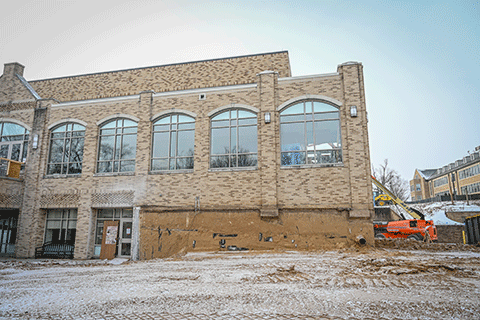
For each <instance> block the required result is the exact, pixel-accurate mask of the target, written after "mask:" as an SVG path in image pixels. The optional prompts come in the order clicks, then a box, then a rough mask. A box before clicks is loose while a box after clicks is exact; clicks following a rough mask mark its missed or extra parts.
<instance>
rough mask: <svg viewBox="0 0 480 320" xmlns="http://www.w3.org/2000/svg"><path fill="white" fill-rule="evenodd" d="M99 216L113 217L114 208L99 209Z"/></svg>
mask: <svg viewBox="0 0 480 320" xmlns="http://www.w3.org/2000/svg"><path fill="white" fill-rule="evenodd" d="M98 218H110V219H112V218H113V209H99V210H98Z"/></svg>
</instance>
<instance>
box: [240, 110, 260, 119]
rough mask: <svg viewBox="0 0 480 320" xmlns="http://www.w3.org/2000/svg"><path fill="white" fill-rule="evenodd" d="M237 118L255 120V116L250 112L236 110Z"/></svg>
mask: <svg viewBox="0 0 480 320" xmlns="http://www.w3.org/2000/svg"><path fill="white" fill-rule="evenodd" d="M238 117H239V118H256V117H257V115H256V114H255V113H253V112H250V111H245V110H238Z"/></svg>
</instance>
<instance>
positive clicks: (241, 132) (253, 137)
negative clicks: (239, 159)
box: [238, 126, 257, 153]
mask: <svg viewBox="0 0 480 320" xmlns="http://www.w3.org/2000/svg"><path fill="white" fill-rule="evenodd" d="M238 144H239V146H238V153H246V152H257V127H256V126H250V127H238Z"/></svg>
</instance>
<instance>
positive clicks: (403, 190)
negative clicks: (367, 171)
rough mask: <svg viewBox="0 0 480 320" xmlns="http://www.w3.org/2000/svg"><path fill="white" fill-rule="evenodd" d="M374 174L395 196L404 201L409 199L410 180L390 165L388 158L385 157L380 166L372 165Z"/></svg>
mask: <svg viewBox="0 0 480 320" xmlns="http://www.w3.org/2000/svg"><path fill="white" fill-rule="evenodd" d="M372 174H373V176H374V177H375V179H377V181H378V182H380V183H381V184H383V185H384V186H385V187H387V188H388V189H389V190H390V191H391V192H392V193H393V194H394V195H395V196H397V197H398V198H400V199H401V200H403V201H406V200H408V198H409V196H410V186H409V184H408V181H407V180H405V179H403V178H402V177H401V176H400V174H399V173H398V172H397V171H396V170H394V169H392V168H390V167H389V166H388V159H385V160H384V161H383V164H381V165H380V166H379V167H378V168H375V167H374V166H373V165H372Z"/></svg>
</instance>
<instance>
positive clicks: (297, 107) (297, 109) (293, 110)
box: [280, 102, 304, 116]
mask: <svg viewBox="0 0 480 320" xmlns="http://www.w3.org/2000/svg"><path fill="white" fill-rule="evenodd" d="M303 110H304V108H303V102H300V103H297V104H294V105H293V106H291V107H288V108H287V109H285V110H283V111H282V112H281V113H280V114H281V115H282V116H283V115H289V114H299V113H304V112H303Z"/></svg>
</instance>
